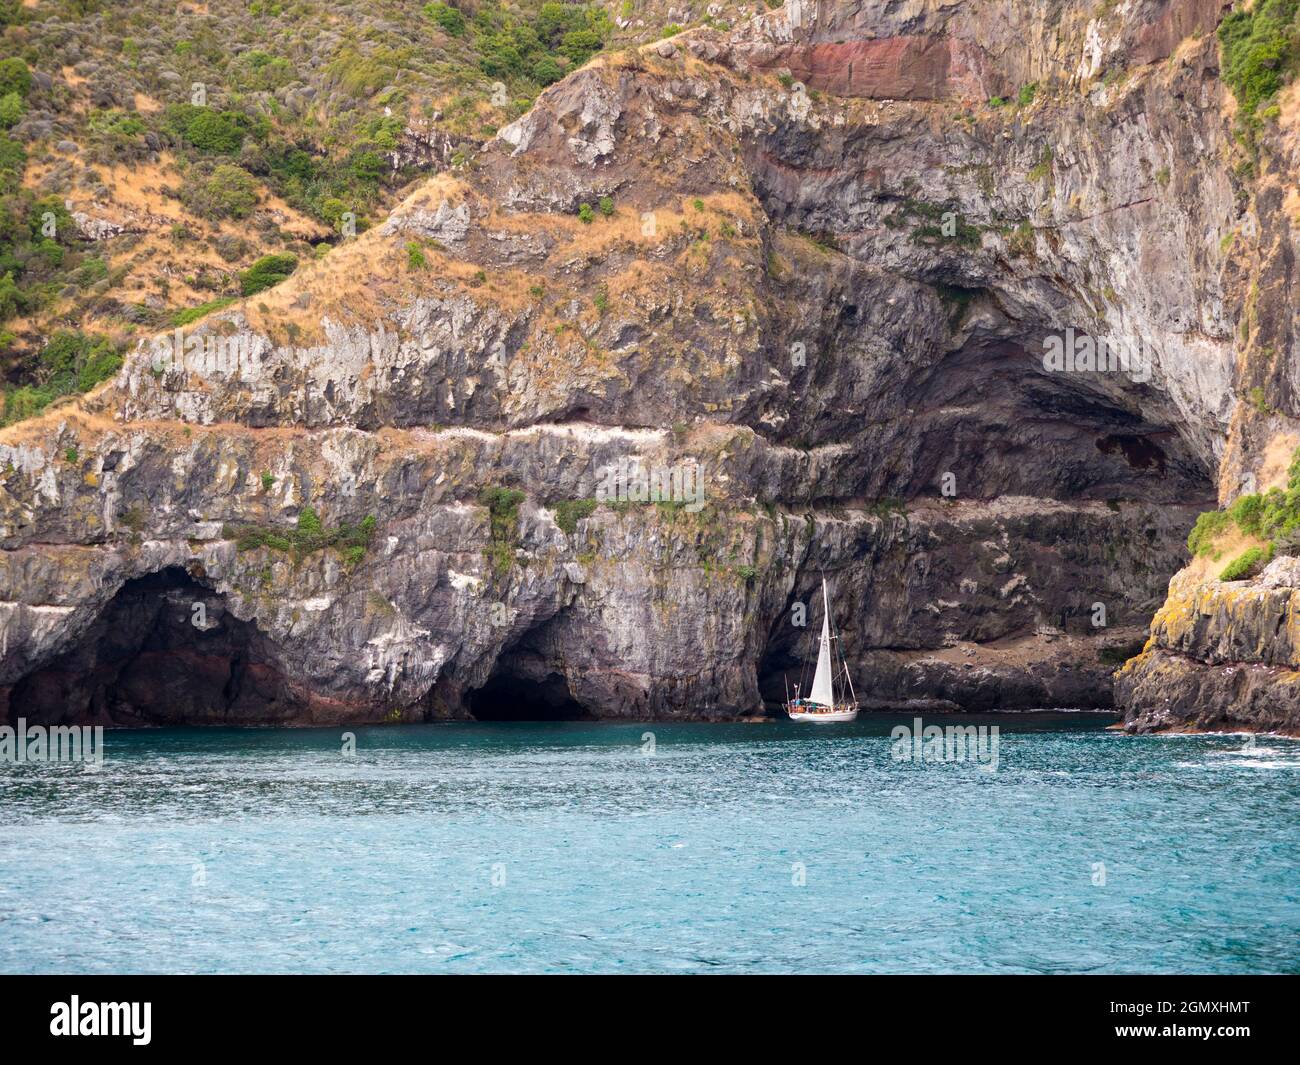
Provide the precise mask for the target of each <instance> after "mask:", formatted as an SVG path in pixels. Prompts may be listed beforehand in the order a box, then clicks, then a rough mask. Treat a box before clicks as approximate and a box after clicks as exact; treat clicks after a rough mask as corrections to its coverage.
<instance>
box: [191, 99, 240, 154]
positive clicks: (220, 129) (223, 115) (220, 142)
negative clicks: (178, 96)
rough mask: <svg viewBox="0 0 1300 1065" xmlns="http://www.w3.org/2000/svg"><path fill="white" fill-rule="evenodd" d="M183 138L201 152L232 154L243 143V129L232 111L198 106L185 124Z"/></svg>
mask: <svg viewBox="0 0 1300 1065" xmlns="http://www.w3.org/2000/svg"><path fill="white" fill-rule="evenodd" d="M185 139H186V140H188V141H189V142H190V143H191V144H192V145H194V147H195V148H197V149H198V150H199V151H201V152H207V153H209V154H211V155H234V154H235V153H236V152H237V151H239V149H240V147H241V146H242V145H243V143H244V131H243V129H241V128H240V123H239V119H238V116H237V115H235V114H234V113H233V112H230V111H213V110H212V109H211V108H207V107H199V108H195V114H194V115H193V117H191V118H190V120H189V122H188V123H186V125H185Z"/></svg>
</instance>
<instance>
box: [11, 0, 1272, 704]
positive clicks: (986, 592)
mask: <svg viewBox="0 0 1300 1065" xmlns="http://www.w3.org/2000/svg"><path fill="white" fill-rule="evenodd" d="M1224 7H1225V5H1223V4H1220V3H1218V2H1207V0H1185V2H1181V0H1169V2H1160V0H1145V2H1141V0H1127V2H1124V3H1120V4H1104V5H1100V6H1098V5H1096V4H1095V3H1079V2H1067V0H1057V2H1053V0H1048V2H1045V3H1035V4H1027V3H1023V2H1014V0H909V2H897V3H890V4H879V3H865V2H862V3H853V2H846V3H820V4H811V3H807V2H802V0H800V2H796V0H790V2H789V3H787V5H786V6H785V7H784V8H782V9H780V10H777V11H773V12H771V13H769V14H767V15H765V16H762V17H760V18H757V19H755V20H752V21H749V22H746V23H744V24H742V25H739V26H738V27H736V28H735V29H733V30H730V31H728V32H725V33H723V32H717V31H712V30H707V29H698V30H692V31H690V32H688V33H686V34H682V35H680V36H677V37H674V38H672V39H671V40H666V41H662V42H659V43H658V44H656V45H650V46H646V47H644V48H641V49H639V50H628V51H626V52H622V53H617V54H613V55H605V56H600V57H597V59H595V60H594V61H592V62H591V63H590V64H588V65H587V66H586V67H584V68H583V69H581V70H579V71H577V72H576V73H574V74H571V75H570V76H568V77H567V78H565V79H564V80H563V81H561V82H559V83H558V84H556V85H554V86H552V87H551V88H550V89H548V90H547V91H546V92H545V93H544V94H543V95H542V96H541V97H540V98H539V100H538V101H537V103H536V105H535V106H534V107H533V108H532V110H531V111H529V112H528V113H527V114H526V115H524V116H523V117H522V118H520V119H519V120H518V121H516V122H514V123H513V124H511V125H510V126H507V127H506V128H504V129H502V130H501V131H500V132H499V133H498V135H497V136H496V137H495V139H493V140H491V141H490V142H488V143H487V144H486V145H485V146H484V147H483V148H482V150H481V151H480V152H479V153H478V154H477V155H476V156H475V157H474V158H473V159H472V160H471V161H470V162H469V163H468V164H467V165H466V166H465V167H464V168H462V169H459V170H454V171H448V172H445V173H443V174H440V175H439V176H437V177H436V178H434V179H432V180H430V181H429V182H427V183H426V184H425V185H424V186H422V187H421V188H420V189H419V190H418V191H417V192H416V193H415V194H414V195H412V196H411V197H410V198H409V199H408V200H406V201H405V202H404V203H403V204H402V205H401V206H400V207H399V208H397V209H396V210H395V211H394V212H393V213H392V215H391V216H390V217H389V218H388V220H387V221H386V222H385V223H384V224H383V225H382V226H380V227H377V228H376V229H373V230H371V231H369V232H366V233H364V234H362V235H360V236H358V237H356V238H355V239H353V240H350V241H347V242H345V243H344V244H342V245H340V246H339V247H337V248H335V249H334V250H332V251H331V252H330V253H329V255H328V256H327V257H325V258H324V259H323V260H321V261H320V262H318V263H315V264H313V265H311V266H309V267H304V268H302V269H300V270H299V271H298V272H297V273H296V274H294V275H293V276H292V277H291V278H290V279H289V280H287V281H286V282H284V283H282V284H281V285H279V286H278V287H276V288H274V289H272V290H270V291H267V292H265V293H262V294H261V295H259V296H256V297H253V298H251V299H249V300H246V301H243V302H241V303H238V304H235V305H232V306H230V307H228V308H225V309H223V310H220V311H218V312H217V313H214V314H211V315H209V316H208V317H207V318H204V319H202V320H201V321H199V322H197V323H195V324H194V325H192V326H189V327H186V328H185V329H184V330H182V331H178V332H177V333H173V334H166V335H161V336H157V337H153V338H150V339H148V340H146V341H142V342H141V344H140V345H139V347H138V349H137V350H136V351H135V353H134V354H133V355H132V356H131V357H130V358H129V359H128V362H127V365H126V366H125V367H124V368H123V370H122V372H121V373H120V374H119V375H118V377H117V378H116V379H115V380H113V381H111V382H109V383H107V384H105V385H104V386H101V387H100V388H99V389H98V390H96V391H95V392H94V393H92V394H90V395H89V396H87V397H85V398H83V399H81V400H79V401H77V402H75V403H65V404H63V405H60V406H56V407H54V408H52V409H50V410H49V411H47V412H46V413H45V414H44V415H42V416H41V417H40V418H37V419H33V420H31V421H28V422H24V423H20V424H18V425H15V426H12V427H10V428H9V429H6V430H4V432H3V436H0V467H2V468H3V471H4V472H3V475H0V546H2V547H3V551H0V600H2V601H0V632H2V633H3V642H2V644H0V706H2V707H3V708H4V709H5V711H6V712H7V713H8V715H9V716H11V717H14V716H18V715H19V714H25V715H26V716H28V717H30V718H39V719H42V720H50V721H54V720H59V721H73V720H77V721H90V720H94V721H103V722H109V723H119V724H138V723H163V722H204V723H216V722H250V723H251V722H294V723H311V722H316V723H326V722H336V721H366V720H423V719H431V718H439V717H463V716H468V715H472V716H476V717H480V718H491V717H496V716H501V715H503V714H509V713H512V712H516V711H517V710H518V708H519V707H520V706H526V707H528V708H529V712H531V713H535V714H537V715H538V716H547V717H578V716H593V717H618V716H624V717H635V718H671V717H726V716H735V715H743V714H751V713H758V712H761V710H762V708H763V706H764V701H765V700H767V701H768V703H769V704H770V703H771V702H772V701H774V700H775V699H777V698H779V696H780V694H781V691H782V685H783V682H782V677H783V675H785V674H787V673H789V674H790V676H791V678H793V677H794V676H795V675H796V674H797V673H798V670H799V661H800V660H801V659H802V657H803V656H804V655H806V654H807V651H808V647H809V644H810V637H809V633H810V631H811V630H813V629H814V628H815V625H814V624H812V622H814V621H815V620H816V617H817V614H816V608H815V607H814V606H813V605H812V604H814V598H813V592H814V589H815V588H816V587H817V585H818V583H819V581H820V577H821V575H822V574H825V576H826V578H827V580H828V581H829V582H830V584H831V587H832V592H833V595H834V597H835V600H836V604H837V611H838V615H839V616H838V617H837V621H838V623H839V625H840V627H841V629H842V635H843V640H844V647H845V650H846V653H847V655H848V657H849V661H850V665H851V668H852V670H853V673H854V676H855V678H856V679H857V683H858V688H859V695H860V697H862V698H863V699H864V702H866V704H867V705H869V706H873V707H895V706H909V707H910V706H916V707H942V708H966V709H984V708H994V707H1003V708H1017V707H1031V706H1107V705H1111V704H1112V701H1113V699H1114V694H1113V692H1112V681H1111V675H1110V674H1111V670H1112V669H1113V668H1114V667H1115V665H1117V664H1118V663H1119V662H1120V661H1122V660H1123V659H1124V658H1125V657H1127V655H1128V654H1131V653H1132V652H1133V651H1134V650H1136V648H1137V647H1138V646H1140V644H1141V640H1142V638H1143V637H1144V636H1145V635H1146V631H1147V625H1148V622H1149V621H1150V619H1151V617H1152V615H1153V614H1154V613H1155V612H1156V610H1157V609H1158V608H1159V607H1160V604H1161V603H1162V602H1163V601H1164V600H1165V599H1166V594H1167V591H1168V589H1169V587H1170V585H1169V582H1170V578H1171V576H1172V575H1174V574H1175V573H1176V572H1178V571H1179V570H1180V568H1181V567H1183V566H1184V564H1185V563H1186V561H1187V550H1186V547H1185V545H1184V541H1185V539H1186V536H1187V532H1188V530H1189V528H1190V527H1191V526H1192V523H1193V520H1194V519H1195V517H1196V515H1197V513H1198V512H1200V511H1203V510H1205V509H1207V508H1209V507H1213V506H1214V505H1215V502H1216V493H1217V496H1218V498H1219V499H1220V500H1222V501H1223V502H1228V501H1230V500H1231V499H1232V498H1233V497H1234V496H1235V495H1236V494H1238V493H1239V492H1240V491H1241V490H1242V488H1243V486H1246V487H1250V488H1252V489H1253V488H1254V487H1255V486H1256V484H1257V483H1258V484H1262V483H1263V482H1262V480H1261V477H1262V475H1263V464H1264V463H1265V462H1266V461H1267V460H1266V456H1267V455H1268V454H1270V453H1271V452H1270V450H1269V449H1270V447H1274V445H1273V444H1271V443H1270V442H1273V441H1275V440H1276V439H1277V438H1278V436H1279V434H1283V433H1284V432H1285V427H1286V426H1287V425H1288V424H1289V421H1288V419H1289V418H1290V417H1291V415H1290V414H1288V413H1287V412H1288V411H1290V410H1292V408H1293V407H1294V404H1295V401H1294V398H1293V397H1294V380H1293V379H1294V370H1293V369H1292V366H1293V360H1290V359H1289V358H1288V357H1287V355H1288V353H1289V351H1290V343H1291V337H1290V329H1291V325H1290V321H1291V316H1290V315H1289V314H1287V313H1285V312H1286V310H1287V309H1288V308H1289V307H1290V306H1291V305H1292V300H1293V297H1292V295H1291V292H1292V289H1291V285H1290V273H1289V271H1290V264H1291V248H1292V240H1293V234H1292V229H1291V221H1290V219H1291V218H1292V217H1293V216H1294V209H1293V208H1294V204H1293V203H1292V202H1291V197H1293V196H1294V192H1293V190H1289V189H1288V188H1287V186H1286V183H1285V180H1284V175H1285V174H1286V169H1285V167H1284V166H1283V164H1284V163H1285V162H1286V161H1288V160H1289V156H1287V155H1286V151H1287V145H1289V144H1290V143H1291V142H1290V140H1289V138H1290V137H1291V133H1290V127H1289V126H1288V125H1287V123H1288V122H1289V117H1288V115H1289V112H1284V114H1283V118H1282V119H1281V120H1279V122H1278V123H1277V127H1276V128H1275V129H1273V130H1272V131H1271V132H1267V133H1265V134H1261V135H1260V141H1259V143H1258V144H1256V145H1255V147H1254V152H1255V156H1254V158H1255V160H1256V163H1255V167H1256V168H1255V169H1254V170H1250V169H1248V168H1246V167H1243V165H1242V156H1243V153H1244V151H1245V149H1244V148H1243V147H1242V146H1241V144H1240V143H1239V138H1238V137H1236V136H1235V135H1234V115H1233V111H1234V106H1235V104H1234V99H1233V95H1232V93H1231V92H1230V91H1229V90H1228V89H1227V88H1226V87H1225V85H1224V83H1223V80H1222V78H1221V77H1220V71H1219V65H1220V49H1219V45H1218V42H1217V40H1216V37H1215V29H1216V26H1217V25H1218V22H1219V19H1220V17H1221V15H1222V13H1223V10H1224ZM1269 138H1272V139H1271V140H1269ZM1261 145H1262V147H1261ZM1269 145H1272V147H1270V146H1269ZM1288 211H1289V212H1290V213H1289V214H1288ZM1243 323H1249V328H1247V329H1243ZM1080 338H1084V339H1086V340H1087V341H1088V342H1089V344H1092V342H1093V341H1096V342H1097V345H1098V346H1100V344H1101V342H1102V341H1106V342H1108V343H1109V345H1110V347H1111V349H1112V350H1122V351H1123V352H1124V353H1125V356H1126V357H1125V361H1124V363H1123V366H1122V367H1121V366H1119V365H1114V364H1112V365H1110V366H1109V367H1108V366H1106V365H1104V364H1103V365H1102V367H1101V368H1100V369H1098V368H1096V365H1095V363H1089V362H1087V361H1086V360H1084V359H1082V358H1080V359H1079V360H1077V361H1076V360H1074V359H1070V360H1068V361H1067V362H1059V361H1058V362H1055V363H1053V362H1050V361H1049V360H1046V359H1045V352H1051V351H1053V350H1054V347H1053V345H1054V344H1055V345H1056V348H1055V350H1058V351H1059V350H1060V346H1061V345H1062V344H1063V343H1065V344H1069V345H1070V346H1071V347H1072V348H1074V347H1076V346H1077V343H1078V341H1079V339H1080ZM1261 352H1267V354H1261ZM1130 356H1131V357H1130ZM1250 389H1257V390H1260V391H1259V394H1258V395H1257V394H1256V393H1252V392H1250V391H1249V390H1250ZM1260 395H1262V396H1263V398H1262V399H1260ZM1247 397H1249V398H1247ZM1266 412H1267V413H1266ZM1274 450H1275V447H1274ZM1252 478H1253V479H1252ZM1189 572H1190V571H1189ZM1287 572H1288V573H1289V572H1290V571H1289V570H1288V571H1287ZM1189 579H1190V578H1189ZM1196 579H1199V580H1201V582H1202V584H1207V585H1208V583H1209V582H1210V581H1211V580H1213V579H1214V578H1213V577H1212V576H1209V575H1205V574H1202V575H1201V576H1200V577H1199V578H1196ZM1272 579H1273V580H1274V584H1273V585H1270V586H1269V587H1268V588H1267V589H1263V588H1261V589H1260V590H1259V591H1258V592H1253V591H1252V592H1251V593H1249V594H1250V595H1253V596H1256V597H1257V598H1259V600H1260V601H1259V603H1257V604H1255V605H1253V606H1251V605H1248V604H1244V603H1241V602H1240V601H1239V600H1240V599H1241V597H1240V596H1238V597H1237V599H1236V600H1234V602H1235V603H1237V605H1235V606H1230V605H1228V603H1227V601H1226V600H1225V601H1224V602H1222V603H1221V602H1219V600H1218V599H1215V598H1214V597H1215V596H1225V595H1230V594H1231V593H1229V592H1226V591H1220V590H1218V589H1217V588H1213V587H1210V588H1209V589H1208V590H1206V591H1203V592H1197V593H1194V594H1195V595H1196V596H1201V598H1199V599H1197V600H1196V601H1197V603H1198V604H1199V605H1198V606H1197V608H1196V609H1197V613H1196V617H1197V618H1208V619H1210V620H1208V621H1204V622H1202V621H1191V622H1187V623H1183V622H1182V621H1179V620H1177V619H1176V618H1175V617H1174V616H1173V614H1174V612H1172V611H1171V608H1170V606H1166V607H1165V608H1164V609H1163V610H1162V611H1161V612H1160V614H1158V615H1157V620H1156V623H1155V626H1154V630H1153V632H1154V635H1153V637H1152V640H1153V645H1154V647H1155V648H1156V649H1154V650H1153V649H1152V646H1153V645H1149V646H1148V651H1147V653H1146V654H1144V655H1143V657H1142V658H1141V659H1139V660H1138V661H1137V662H1136V663H1131V664H1130V666H1129V667H1127V669H1126V671H1125V674H1124V677H1123V679H1122V680H1121V688H1120V697H1121V700H1122V704H1123V706H1124V707H1125V709H1126V711H1127V714H1128V719H1129V721H1130V723H1131V725H1132V727H1135V728H1147V727H1181V726H1183V725H1185V724H1194V725H1206V726H1213V727H1222V726H1223V725H1224V724H1225V723H1227V724H1239V725H1248V726H1249V725H1255V726H1262V725H1267V726H1269V727H1274V726H1276V725H1278V722H1277V721H1276V720H1275V719H1274V718H1273V717H1267V715H1265V716H1261V715H1260V712H1259V711H1258V709H1257V707H1256V703H1257V699H1256V696H1255V695H1254V694H1251V693H1253V692H1256V691H1258V690H1261V689H1260V687H1259V686H1260V685H1262V684H1264V683H1265V682H1264V681H1259V682H1255V681H1251V682H1249V684H1246V685H1244V686H1243V684H1241V683H1238V682H1232V683H1228V682H1225V681H1220V680H1217V679H1216V680H1214V681H1210V680H1209V679H1207V678H1208V677H1209V676H1210V675H1211V674H1212V675H1213V676H1214V677H1216V678H1217V677H1219V676H1220V675H1221V666H1220V664H1219V662H1220V658H1222V656H1225V655H1237V654H1240V655H1244V656H1247V657H1249V656H1250V655H1252V654H1253V655H1255V656H1256V657H1255V658H1254V659H1251V661H1257V662H1258V663H1259V664H1260V668H1261V669H1263V668H1267V669H1270V670H1274V673H1271V674H1269V676H1270V678H1271V679H1270V680H1269V681H1268V682H1267V683H1268V684H1269V685H1272V686H1273V688H1272V689H1270V690H1273V689H1275V688H1276V685H1277V684H1278V683H1280V681H1279V680H1278V679H1277V676H1276V670H1275V667H1276V666H1277V664H1278V663H1282V664H1284V665H1285V664H1286V663H1291V664H1295V659H1294V653H1293V652H1292V650H1291V646H1292V645H1291V643H1290V642H1289V641H1288V640H1286V639H1283V638H1281V637H1273V636H1270V637H1269V638H1268V639H1267V640H1265V639H1262V638H1260V639H1252V638H1250V637H1249V636H1248V635H1247V636H1244V637H1243V638H1242V639H1240V640H1229V639H1226V638H1224V637H1223V636H1222V633H1223V628H1224V625H1226V624H1227V621H1226V619H1229V618H1234V619H1236V620H1234V621H1233V622H1232V631H1233V632H1234V633H1247V634H1251V633H1254V634H1258V633H1259V632H1262V629H1261V626H1267V625H1274V624H1275V622H1276V618H1278V617H1281V616H1283V614H1286V611H1287V610H1288V609H1289V602H1290V600H1289V596H1290V594H1291V593H1290V592H1289V591H1280V590H1279V587H1286V586H1278V585H1277V584H1276V581H1277V580H1279V579H1281V578H1279V577H1278V574H1277V571H1274V572H1273V578H1272ZM1174 587H1175V595H1174V598H1172V599H1171V600H1170V602H1171V603H1174V602H1181V600H1179V599H1178V595H1179V594H1180V593H1179V592H1178V589H1179V588H1181V587H1182V585H1180V584H1177V583H1176V584H1175V586H1174ZM1198 587H1199V586H1198ZM1207 610H1208V611H1209V613H1208V614H1206V613H1204V611H1207ZM1286 616H1288V617H1289V614H1286ZM1216 632H1217V633H1218V634H1219V635H1216ZM1211 645H1213V647H1214V652H1213V654H1211V652H1210V650H1209V648H1210V647H1211ZM1288 655H1290V656H1292V657H1291V658H1287V656H1288ZM1223 660H1224V661H1227V660H1228V659H1226V658H1224V659H1223ZM1232 661H1237V659H1235V658H1234V659H1232ZM1215 671H1217V672H1215ZM1251 675H1252V677H1253V676H1254V675H1255V674H1254V673H1252V674H1251ZM1244 688H1249V689H1250V690H1249V691H1245V690H1244ZM1211 705H1212V706H1213V707H1214V713H1213V714H1210V713H1209V712H1208V711H1207V710H1206V709H1205V708H1206V707H1207V706H1211ZM1288 705H1294V704H1288ZM1290 713H1292V714H1293V713H1294V712H1293V711H1291V712H1290ZM1292 720H1293V718H1292ZM1283 724H1285V723H1283Z"/></svg>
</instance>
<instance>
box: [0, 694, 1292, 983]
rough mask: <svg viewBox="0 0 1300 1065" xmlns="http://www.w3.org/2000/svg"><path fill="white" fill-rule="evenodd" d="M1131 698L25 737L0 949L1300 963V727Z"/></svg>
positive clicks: (324, 960) (640, 962)
mask: <svg viewBox="0 0 1300 1065" xmlns="http://www.w3.org/2000/svg"><path fill="white" fill-rule="evenodd" d="M926 720H927V722H936V723H943V722H944V719H939V718H927V719H926ZM1109 720H1110V719H1108V718H1101V717H1097V716H1093V715H1082V714H1069V715H1067V714H1041V715H1031V716H1027V715H1002V716H997V717H982V716H975V715H967V716H963V717H962V718H961V719H960V721H959V722H958V723H960V724H976V725H979V724H984V725H991V724H997V725H999V726H1000V728H1001V735H1000V737H999V764H998V768H997V771H996V772H988V771H986V770H983V769H981V768H980V767H978V766H977V765H974V764H971V763H969V762H968V763H964V764H954V763H920V764H917V763H903V762H898V761H895V760H893V759H892V758H891V757H890V751H891V741H890V739H889V736H888V733H889V730H890V728H891V727H892V726H893V725H895V724H898V723H910V721H911V717H910V716H908V717H901V716H900V717H894V716H892V715H891V716H885V715H872V716H870V717H867V718H864V719H863V720H860V721H859V722H858V723H857V724H855V725H849V726H831V725H825V726H821V725H795V724H792V723H789V722H781V723H773V724H760V725H741V724H737V725H687V724H682V725H666V724H656V725H644V724H638V725H621V724H587V723H565V724H523V723H512V724H499V725H485V724H474V725H432V726H424V727H400V728H399V727H391V728H368V729H357V730H355V732H356V741H357V750H356V754H355V756H354V757H352V758H347V757H344V756H343V755H342V754H341V753H340V735H341V731H342V730H306V731H297V730H248V731H239V730H226V729H222V730H215V731H180V730H174V731H173V730H167V731H156V732H110V733H107V734H106V761H105V763H104V766H103V768H102V769H101V770H100V771H99V772H98V773H94V774H91V773H88V772H86V771H85V770H84V769H83V768H81V767H73V766H57V765H55V766H51V765H8V764H0V813H2V815H3V817H2V822H0V971H4V972H101V971H104V972H118V971H128V972H133V971H146V972H156V971H166V972H172V971H181V972H249V971H254V972H261V971H270V972H279V971H289V972H293V971H309V972H358V971H360V972H435V973H437V972H502V971H506V972H617V971H630V972H737V971H743V972H804V971H817V972H954V971H958V972H965V971H974V972H1049V973H1106V972H1147V971H1157V972H1225V973H1226V972H1297V971H1300V818H1298V817H1297V810H1298V807H1300V743H1297V742H1295V741H1287V740H1281V739H1272V738H1261V739H1260V740H1259V741H1258V743H1257V744H1256V746H1255V748H1254V749H1253V750H1252V749H1248V748H1247V747H1245V741H1244V740H1243V738H1242V737H1228V736H1222V737H1213V736H1211V737H1169V738H1141V737H1128V736H1122V735H1117V734H1115V733H1113V732H1106V731H1103V730H1102V726H1103V725H1104V724H1106V723H1107V722H1108V721H1109ZM948 721H949V722H951V721H952V719H948ZM647 732H652V733H653V734H654V738H655V750H654V753H653V755H652V756H650V755H647V754H646V753H645V752H644V750H643V748H644V746H645V744H644V741H643V735H644V734H645V733H647ZM796 863H800V864H801V865H802V868H803V871H804V876H803V879H804V883H803V884H802V885H801V886H800V885H796V883H795V882H794V881H795V880H798V879H799V876H798V875H797V874H798V871H799V866H798V865H797V864H796ZM1094 863H1104V865H1105V874H1106V875H1105V881H1106V882H1105V885H1104V886H1102V885H1100V884H1094V879H1099V872H1100V870H1099V869H1095V868H1094Z"/></svg>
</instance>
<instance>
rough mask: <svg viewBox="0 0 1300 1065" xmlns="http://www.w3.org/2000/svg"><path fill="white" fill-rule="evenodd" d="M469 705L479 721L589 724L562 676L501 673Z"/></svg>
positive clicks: (468, 702)
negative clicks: (537, 676)
mask: <svg viewBox="0 0 1300 1065" xmlns="http://www.w3.org/2000/svg"><path fill="white" fill-rule="evenodd" d="M467 706H468V708H469V712H470V714H471V715H472V716H473V717H474V720H475V721H585V720H590V719H591V714H589V713H588V712H587V710H586V708H585V707H583V705H582V704H581V703H579V702H578V701H577V700H576V699H574V698H573V695H572V694H571V693H570V692H569V685H568V684H567V683H566V681H565V679H564V677H562V676H561V675H560V674H559V673H548V674H547V675H546V676H545V677H542V678H541V679H540V680H534V679H532V678H529V677H523V676H520V675H519V674H516V673H509V672H504V673H503V672H497V673H494V674H493V675H492V677H491V678H490V679H489V680H488V682H487V683H486V684H485V685H483V687H481V688H479V689H477V690H476V691H473V692H471V693H470V694H469V697H468V699H467Z"/></svg>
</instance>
